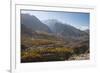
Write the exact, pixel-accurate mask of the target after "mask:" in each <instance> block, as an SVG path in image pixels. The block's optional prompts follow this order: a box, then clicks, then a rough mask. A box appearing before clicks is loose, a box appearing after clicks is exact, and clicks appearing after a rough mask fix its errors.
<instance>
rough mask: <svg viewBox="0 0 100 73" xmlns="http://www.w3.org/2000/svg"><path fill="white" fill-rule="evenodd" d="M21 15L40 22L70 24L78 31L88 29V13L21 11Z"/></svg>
mask: <svg viewBox="0 0 100 73" xmlns="http://www.w3.org/2000/svg"><path fill="white" fill-rule="evenodd" d="M21 13H25V14H26V13H27V14H30V15H34V16H36V17H37V18H38V19H40V20H41V21H45V20H48V19H57V20H58V21H61V22H63V23H66V24H70V25H72V26H74V27H76V28H78V29H81V30H85V29H89V20H90V14H89V13H78V12H53V11H51V12H50V11H28V10H27V11H26V10H24V11H21Z"/></svg>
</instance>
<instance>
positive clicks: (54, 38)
mask: <svg viewBox="0 0 100 73" xmlns="http://www.w3.org/2000/svg"><path fill="white" fill-rule="evenodd" d="M88 54H89V29H88V30H85V31H82V30H79V29H77V28H75V27H74V26H71V25H70V24H65V23H62V22H61V21H58V20H56V19H52V20H51V19H50V20H45V22H42V21H40V20H39V19H38V18H37V17H36V16H34V15H29V14H21V62H22V63H26V62H45V61H64V60H78V59H89V57H87V55H88ZM74 55H75V56H74ZM80 55H81V56H80ZM84 55H85V56H86V58H85V57H84V58H82V56H84ZM80 57H81V58H80Z"/></svg>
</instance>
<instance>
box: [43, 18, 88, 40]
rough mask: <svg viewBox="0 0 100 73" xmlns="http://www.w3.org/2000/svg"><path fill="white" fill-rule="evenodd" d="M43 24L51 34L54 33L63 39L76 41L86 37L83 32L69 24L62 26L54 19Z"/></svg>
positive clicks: (62, 24)
mask: <svg viewBox="0 0 100 73" xmlns="http://www.w3.org/2000/svg"><path fill="white" fill-rule="evenodd" d="M45 24H47V25H48V27H49V28H50V29H51V31H52V32H53V33H55V34H56V35H60V36H62V37H64V38H75V39H77V38H80V37H83V36H86V35H87V34H86V32H84V31H81V30H79V29H77V28H75V27H73V26H71V25H69V24H64V23H62V22H60V21H57V20H54V19H52V20H47V21H45Z"/></svg>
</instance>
